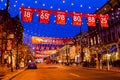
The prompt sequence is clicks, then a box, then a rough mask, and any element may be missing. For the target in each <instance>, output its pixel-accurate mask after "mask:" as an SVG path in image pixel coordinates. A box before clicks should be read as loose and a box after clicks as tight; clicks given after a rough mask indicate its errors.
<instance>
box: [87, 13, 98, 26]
mask: <svg viewBox="0 0 120 80" xmlns="http://www.w3.org/2000/svg"><path fill="white" fill-rule="evenodd" d="M86 18H87V23H88V26H91V27H92V26H93V27H95V26H96V18H97V15H96V14H86Z"/></svg>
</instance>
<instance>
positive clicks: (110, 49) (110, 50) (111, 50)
mask: <svg viewBox="0 0 120 80" xmlns="http://www.w3.org/2000/svg"><path fill="white" fill-rule="evenodd" d="M109 52H110V53H112V52H117V47H116V45H113V46H111V47H110V48H109Z"/></svg>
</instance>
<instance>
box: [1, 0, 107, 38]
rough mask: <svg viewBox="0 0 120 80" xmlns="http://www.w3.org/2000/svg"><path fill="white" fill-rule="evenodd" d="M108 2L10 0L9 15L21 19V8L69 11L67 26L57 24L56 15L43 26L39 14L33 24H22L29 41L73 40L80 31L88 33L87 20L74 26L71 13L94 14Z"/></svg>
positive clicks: (4, 5)
mask: <svg viewBox="0 0 120 80" xmlns="http://www.w3.org/2000/svg"><path fill="white" fill-rule="evenodd" d="M107 1H108V0H10V7H9V13H10V15H11V17H15V16H17V15H19V17H20V19H21V13H20V7H21V6H25V7H30V8H36V9H39V8H41V9H47V10H52V11H54V10H61V11H68V16H67V19H66V24H65V25H60V24H56V18H55V14H54V13H52V14H51V16H50V22H49V23H48V24H43V23H40V22H39V16H38V14H37V13H35V14H34V15H33V20H32V22H23V21H22V19H21V23H22V25H23V27H24V38H26V39H25V40H27V39H28V38H31V36H41V37H55V38H73V37H75V35H77V34H78V33H79V32H80V31H87V30H88V26H87V23H86V18H85V17H83V18H82V26H73V25H72V17H71V16H70V12H81V13H83V14H86V13H94V12H95V11H96V10H98V9H99V8H101V7H102V6H103V5H104V4H105V3H106V2H107ZM6 2H7V0H0V10H3V9H5V8H6V5H7V4H6Z"/></svg>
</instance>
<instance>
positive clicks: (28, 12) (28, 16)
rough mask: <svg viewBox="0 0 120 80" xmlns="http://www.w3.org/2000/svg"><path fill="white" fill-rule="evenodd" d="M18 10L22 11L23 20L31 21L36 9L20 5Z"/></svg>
mask: <svg viewBox="0 0 120 80" xmlns="http://www.w3.org/2000/svg"><path fill="white" fill-rule="evenodd" d="M20 11H21V13H22V21H23V22H32V16H33V13H34V12H35V11H36V9H34V8H24V7H21V8H20Z"/></svg>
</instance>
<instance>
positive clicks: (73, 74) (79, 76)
mask: <svg viewBox="0 0 120 80" xmlns="http://www.w3.org/2000/svg"><path fill="white" fill-rule="evenodd" d="M70 75H73V76H76V77H80V76H79V75H77V74H74V73H70Z"/></svg>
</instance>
